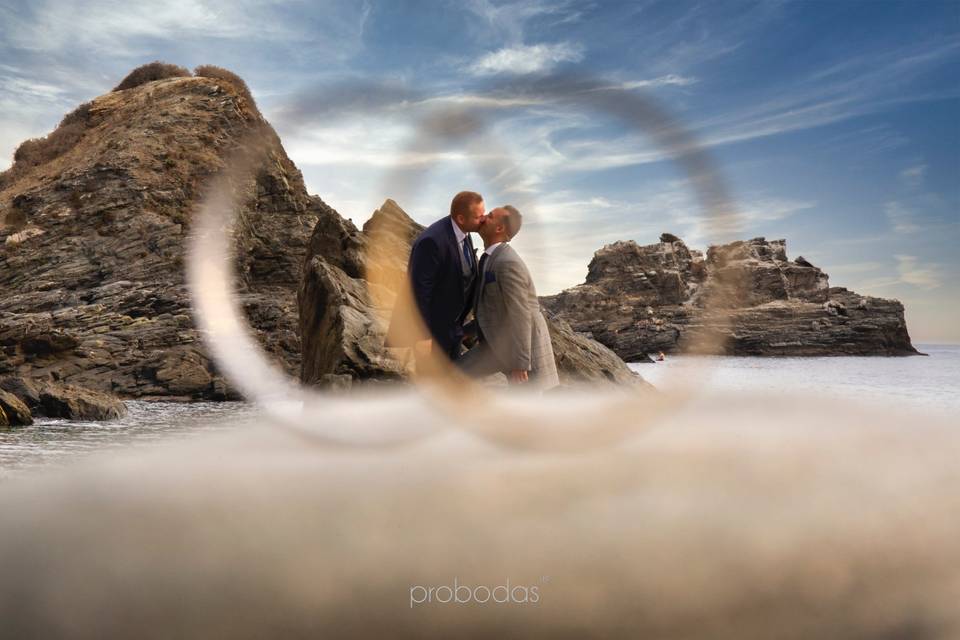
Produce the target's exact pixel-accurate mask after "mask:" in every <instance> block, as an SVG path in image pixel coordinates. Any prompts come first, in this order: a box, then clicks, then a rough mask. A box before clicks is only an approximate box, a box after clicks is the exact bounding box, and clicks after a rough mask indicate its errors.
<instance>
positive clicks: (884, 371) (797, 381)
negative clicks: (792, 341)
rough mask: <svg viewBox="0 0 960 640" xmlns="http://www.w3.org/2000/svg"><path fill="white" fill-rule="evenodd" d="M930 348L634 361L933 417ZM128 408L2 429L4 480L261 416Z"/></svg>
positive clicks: (959, 395) (675, 373)
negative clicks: (121, 413)
mask: <svg viewBox="0 0 960 640" xmlns="http://www.w3.org/2000/svg"><path fill="white" fill-rule="evenodd" d="M917 348H918V349H919V350H920V351H921V352H923V353H926V354H929V355H927V356H911V357H902V358H885V357H862V358H861V357H824V358H761V357H727V356H715V357H711V356H667V358H666V359H665V360H664V361H663V362H657V363H655V364H646V363H644V364H639V363H634V364H631V365H630V367H631V368H632V369H633V370H635V371H637V372H638V373H640V374H641V375H642V376H643V377H644V378H645V379H646V380H647V381H649V382H651V383H652V384H653V385H654V386H655V387H657V388H660V389H664V390H670V389H671V388H675V387H679V386H682V385H683V384H686V383H688V382H689V380H690V379H691V378H693V376H691V375H688V374H689V373H691V372H693V371H696V373H697V376H696V380H697V381H698V384H702V385H703V386H704V388H703V389H702V390H703V391H704V392H720V393H722V392H724V391H731V392H772V393H783V394H789V393H795V392H799V393H804V394H807V395H813V396H815V397H830V398H840V399H846V400H854V401H859V402H862V403H865V404H869V405H880V406H882V405H884V404H886V405H889V406H891V407H893V408H897V409H907V410H908V411H911V410H912V411H916V412H917V413H918V414H919V415H923V414H926V413H928V412H933V413H937V414H939V415H941V416H942V415H944V414H946V415H948V416H956V415H957V414H960V345H935V344H921V345H917ZM126 405H127V409H128V411H129V413H128V414H127V416H125V417H124V418H122V419H120V420H115V421H110V422H83V421H81V422H70V421H66V420H59V419H47V418H39V419H37V420H36V422H35V423H34V424H33V425H31V426H29V427H14V428H9V429H3V428H0V481H2V480H3V479H4V478H5V477H10V476H12V475H15V474H19V473H22V472H24V471H26V470H29V469H34V468H43V467H45V466H49V465H52V464H61V463H64V462H67V461H70V460H73V459H77V458H79V457H82V456H83V455H85V454H88V453H93V452H96V451H102V450H106V449H111V448H122V447H128V446H131V445H133V446H152V445H156V444H162V443H164V442H170V443H173V442H176V441H179V440H182V439H184V438H190V437H193V436H196V435H198V434H202V433H209V432H210V431H212V430H225V429H231V428H243V426H244V425H250V424H256V423H258V422H260V421H262V417H261V415H260V413H259V412H258V411H257V409H256V407H254V406H253V405H251V404H249V403H244V402H223V403H216V402H197V403H191V404H184V403H172V402H141V401H128V402H126Z"/></svg>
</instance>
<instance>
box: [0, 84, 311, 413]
mask: <svg viewBox="0 0 960 640" xmlns="http://www.w3.org/2000/svg"><path fill="white" fill-rule="evenodd" d="M67 120H69V121H70V122H69V126H70V127H71V135H70V136H69V142H70V144H71V146H69V148H65V149H60V150H59V154H58V155H55V156H54V157H51V158H46V159H43V161H38V160H37V159H36V158H31V159H30V160H29V161H28V160H26V159H24V160H18V161H17V162H16V163H15V164H14V166H13V167H11V169H10V170H8V171H7V172H4V173H3V174H0V291H2V292H3V295H2V296H0V376H3V375H14V374H15V375H18V376H24V377H27V378H33V379H35V380H38V381H61V382H65V383H69V384H75V385H80V386H83V387H88V388H91V389H95V390H100V391H105V392H109V393H112V394H116V395H119V396H121V397H126V398H162V399H179V400H189V399H227V398H236V397H237V395H236V393H235V392H234V391H232V390H231V389H230V388H229V385H228V384H227V383H226V381H225V380H224V379H223V377H222V376H221V375H220V374H219V373H218V372H217V370H216V368H215V366H214V364H213V363H212V361H211V360H210V358H209V356H208V355H207V352H206V349H205V348H204V347H203V345H202V344H201V340H200V335H199V333H198V331H197V330H196V329H195V328H194V323H193V319H192V317H191V309H190V304H189V296H188V291H187V287H186V282H185V276H184V273H183V263H184V251H185V245H186V238H187V234H188V233H189V229H190V223H191V218H192V215H193V212H194V209H195V207H196V205H197V203H198V202H199V200H200V198H201V197H202V195H203V190H204V188H205V184H206V183H207V180H208V178H210V177H211V176H213V175H214V174H216V173H218V172H219V171H220V170H221V169H222V168H223V167H224V164H225V159H226V158H227V157H230V156H231V155H233V154H235V153H238V152H239V151H240V150H241V149H244V148H249V147H252V146H253V145H251V144H250V143H249V142H248V141H249V140H250V137H251V136H257V138H258V139H259V140H260V141H261V143H260V144H258V145H256V146H255V149H256V151H255V152H254V153H255V154H256V158H257V161H256V162H255V163H254V170H253V173H252V175H251V177H250V178H249V179H248V180H246V181H245V182H243V183H242V184H237V188H238V189H239V193H240V194H241V197H240V201H241V204H240V207H239V210H238V223H237V225H236V228H235V230H234V239H235V242H236V255H237V257H236V267H237V274H238V278H237V280H238V282H237V287H238V292H237V293H238V297H239V299H240V301H241V304H242V306H243V308H244V310H245V313H246V315H247V318H248V320H249V322H250V324H251V326H252V327H253V329H254V330H255V331H256V332H257V333H258V337H259V339H260V342H261V343H262V344H263V346H264V348H265V349H266V350H267V351H268V353H270V354H271V355H272V356H273V358H274V359H275V360H276V362H277V363H278V364H279V365H280V366H282V367H283V368H284V369H285V370H286V371H287V372H288V373H290V374H291V375H294V376H295V375H297V373H298V372H299V369H300V340H299V336H298V311H297V305H296V289H297V285H298V284H299V282H300V269H301V267H302V262H303V256H304V255H305V254H306V252H307V242H308V240H309V239H310V233H311V231H312V230H313V228H314V227H315V225H316V223H317V220H318V219H319V217H320V216H321V215H323V214H324V213H325V212H326V211H327V207H326V205H324V204H323V202H322V201H320V199H319V198H316V197H311V196H309V195H308V194H307V193H306V189H305V187H304V185H303V179H302V177H301V174H300V172H299V171H298V170H297V168H296V167H295V166H294V165H293V163H292V162H291V161H290V160H289V158H288V157H287V155H286V153H285V152H284V150H283V147H282V146H281V144H280V141H279V139H278V138H277V136H276V134H275V133H274V132H273V130H272V129H271V128H270V126H269V125H268V124H267V123H266V122H265V121H263V119H262V118H261V117H260V115H259V113H257V112H256V110H255V108H253V107H252V106H251V105H250V104H249V102H248V101H247V100H245V99H244V98H243V97H242V96H241V95H239V93H238V91H237V90H236V89H235V88H234V87H233V86H232V85H230V84H229V83H223V82H221V81H219V80H217V79H215V78H203V77H193V78H191V77H178V78H168V79H163V80H158V81H154V82H148V83H145V84H143V85H140V86H137V87H134V88H131V89H128V90H125V91H116V92H112V93H109V94H107V95H104V96H101V97H99V98H97V99H95V100H93V101H92V102H90V103H88V104H87V105H84V107H82V108H81V109H78V110H77V112H75V114H71V116H68V118H67V119H65V122H67ZM58 131H59V130H58ZM58 139H67V138H65V137H64V136H60V138H58Z"/></svg>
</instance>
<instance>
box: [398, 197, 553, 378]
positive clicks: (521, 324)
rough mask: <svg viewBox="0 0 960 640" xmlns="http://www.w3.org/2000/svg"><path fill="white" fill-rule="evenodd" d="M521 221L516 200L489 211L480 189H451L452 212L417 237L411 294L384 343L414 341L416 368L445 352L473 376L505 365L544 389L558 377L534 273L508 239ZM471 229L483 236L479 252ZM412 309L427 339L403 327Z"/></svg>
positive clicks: (412, 255)
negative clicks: (416, 337)
mask: <svg viewBox="0 0 960 640" xmlns="http://www.w3.org/2000/svg"><path fill="white" fill-rule="evenodd" d="M522 224H523V217H522V216H521V214H520V212H519V211H518V210H517V209H516V208H515V207H512V206H510V205H504V206H502V207H497V208H496V209H493V210H492V211H490V212H489V213H486V211H485V208H484V202H483V197H482V196H481V195H480V194H479V193H475V192H473V191H461V192H460V193H458V194H457V195H456V196H454V198H453V201H452V202H451V203H450V215H449V216H444V217H443V218H441V219H440V220H437V221H436V222H434V223H433V224H431V225H430V226H429V227H427V228H426V229H424V231H423V232H422V233H421V234H420V235H419V236H417V238H416V240H414V242H413V245H412V247H411V250H410V261H409V263H408V264H407V277H408V279H409V283H410V286H411V289H412V301H411V300H410V299H409V298H404V297H403V296H399V297H398V302H397V308H396V309H395V310H394V314H393V318H392V319H391V323H390V328H389V330H388V331H387V340H386V343H387V346H390V347H413V349H414V354H415V356H416V362H417V367H418V368H421V367H424V366H425V365H426V363H427V362H428V360H429V358H430V357H432V356H446V357H447V358H449V359H450V360H452V361H453V362H454V364H455V365H456V366H457V367H459V368H460V369H461V370H462V371H463V372H464V373H466V374H467V375H470V376H473V377H478V378H479V377H485V376H488V375H492V374H494V373H497V372H500V373H503V374H504V375H505V376H506V377H507V380H508V382H509V383H510V384H511V385H523V386H526V387H531V388H536V389H539V390H546V389H550V388H552V387H556V386H557V385H559V383H560V381H559V378H558V376H557V366H556V363H555V361H554V356H553V347H552V345H551V343H550V332H549V330H548V329H547V322H546V320H545V319H544V317H543V314H542V312H541V311H540V301H539V300H538V299H537V291H536V289H535V288H534V286H533V279H532V278H531V277H530V271H529V270H528V269H527V266H526V264H524V262H523V260H522V259H521V258H520V255H519V254H518V253H517V252H516V251H515V250H514V248H513V247H512V246H510V241H511V240H513V239H514V238H515V237H516V236H517V234H518V233H519V232H520V227H521V226H522ZM474 232H475V233H477V234H478V235H479V236H480V238H481V239H482V240H483V247H484V250H483V254H482V255H481V256H480V258H479V260H478V259H477V256H476V251H475V249H474V247H473V240H472V239H471V237H470V234H471V233H474ZM412 310H415V311H417V312H419V314H420V318H421V319H422V320H423V324H424V325H426V328H427V330H428V332H429V337H428V338H427V339H423V340H415V339H413V338H412V337H411V336H410V333H409V331H406V330H404V329H402V328H401V325H402V324H403V323H405V322H409V321H410V312H411V311H412ZM420 337H421V338H422V337H423V336H420Z"/></svg>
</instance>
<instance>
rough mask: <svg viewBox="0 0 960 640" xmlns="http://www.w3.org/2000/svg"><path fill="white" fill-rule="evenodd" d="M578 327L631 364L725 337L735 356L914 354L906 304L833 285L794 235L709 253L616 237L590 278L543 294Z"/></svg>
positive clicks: (669, 242) (668, 242) (671, 241)
mask: <svg viewBox="0 0 960 640" xmlns="http://www.w3.org/2000/svg"><path fill="white" fill-rule="evenodd" d="M541 300H542V302H543V305H544V306H545V307H546V308H547V309H549V310H551V311H552V312H553V313H554V314H556V315H557V316H558V317H560V318H563V319H564V320H566V321H567V322H569V323H570V325H571V326H572V327H573V328H574V329H576V330H577V331H582V332H588V333H589V334H591V335H592V336H593V337H594V338H595V339H596V340H598V341H599V342H601V343H602V344H604V345H606V346H608V347H610V348H611V349H612V350H613V351H615V352H616V353H617V354H618V355H619V356H620V357H622V358H623V359H624V360H627V361H628V362H629V361H640V360H645V359H646V355H647V354H648V353H651V352H657V351H666V352H677V351H683V350H684V348H685V347H688V346H690V345H691V343H692V340H691V337H692V336H694V335H703V334H704V332H706V333H711V334H716V335H717V337H718V340H717V341H716V345H717V346H716V347H715V348H714V349H712V352H713V353H720V354H729V355H776V356H821V355H911V354H916V353H917V351H916V349H914V347H913V345H912V344H911V343H910V336H909V335H908V333H907V326H906V323H905V321H904V316H903V305H902V304H901V303H900V302H898V301H896V300H886V299H882V298H874V297H870V296H861V295H858V294H856V293H854V292H852V291H848V290H847V289H844V288H842V287H830V285H829V282H828V276H827V274H826V273H824V272H823V271H822V270H821V269H819V268H817V267H815V266H814V265H812V264H810V262H808V261H807V260H805V259H804V258H803V257H798V258H797V259H795V260H793V261H790V260H788V259H787V253H786V241H784V240H770V241H768V240H766V239H764V238H754V239H753V240H748V241H738V242H733V243H730V244H726V245H719V246H712V247H710V248H709V249H708V250H707V253H706V256H704V254H703V253H702V252H700V251H697V250H693V249H689V248H688V247H687V246H686V245H685V244H684V242H683V241H682V240H680V239H679V238H677V237H676V236H673V235H671V234H663V235H662V236H661V238H660V242H659V243H657V244H651V245H645V246H640V245H637V244H636V243H635V242H632V241H628V242H616V243H614V244H611V245H608V246H606V247H603V248H602V249H600V250H599V251H597V252H596V253H595V254H594V257H593V260H592V261H591V262H590V265H589V268H588V273H587V279H586V281H585V282H584V283H583V284H580V285H577V286H575V287H573V288H571V289H567V290H565V291H562V292H561V293H559V294H556V295H553V296H546V297H544V298H542V299H541Z"/></svg>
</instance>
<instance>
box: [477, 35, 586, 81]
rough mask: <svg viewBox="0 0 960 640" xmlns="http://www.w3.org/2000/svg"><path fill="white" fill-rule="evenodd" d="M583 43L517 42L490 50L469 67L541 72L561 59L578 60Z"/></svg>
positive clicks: (484, 71) (491, 71)
mask: <svg viewBox="0 0 960 640" xmlns="http://www.w3.org/2000/svg"><path fill="white" fill-rule="evenodd" d="M582 59H583V47H582V46H581V45H579V44H576V43H570V42H558V43H556V44H534V45H517V46H513V47H506V48H503V49H499V50H497V51H492V52H490V53H488V54H486V55H484V56H483V57H481V58H480V59H479V60H477V61H476V62H474V63H473V64H471V65H470V66H469V67H468V70H469V71H470V73H472V74H474V75H477V76H489V75H496V74H500V73H507V74H514V75H525V74H530V73H544V72H546V71H550V70H552V69H553V68H554V67H556V66H557V65H558V64H560V63H563V62H579V61H580V60H582Z"/></svg>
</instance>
